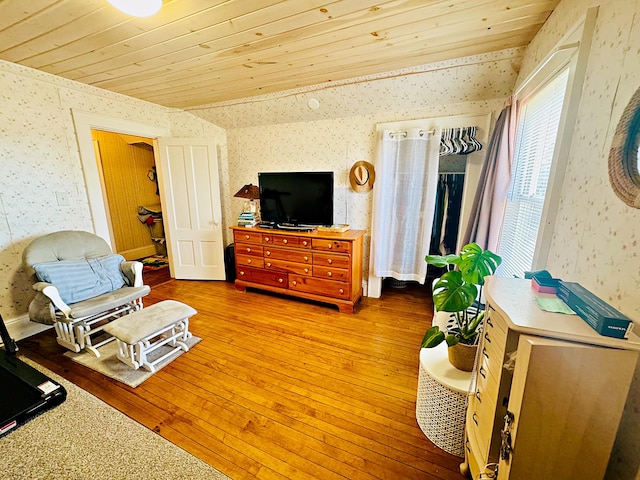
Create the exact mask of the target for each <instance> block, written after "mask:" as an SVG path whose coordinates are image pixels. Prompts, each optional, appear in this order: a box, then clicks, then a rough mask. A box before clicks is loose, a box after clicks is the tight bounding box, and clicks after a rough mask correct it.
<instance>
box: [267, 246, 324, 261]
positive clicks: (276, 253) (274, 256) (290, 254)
mask: <svg viewBox="0 0 640 480" xmlns="http://www.w3.org/2000/svg"><path fill="white" fill-rule="evenodd" d="M264 258H265V260H286V261H287V262H294V263H306V264H308V265H311V261H312V257H311V253H310V252H305V251H304V250H287V249H284V248H271V247H264Z"/></svg>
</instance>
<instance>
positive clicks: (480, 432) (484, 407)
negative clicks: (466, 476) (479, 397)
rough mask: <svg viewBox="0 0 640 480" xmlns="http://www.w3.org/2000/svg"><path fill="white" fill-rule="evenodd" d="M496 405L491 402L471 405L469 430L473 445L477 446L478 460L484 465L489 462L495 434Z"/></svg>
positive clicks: (468, 420) (476, 402)
mask: <svg viewBox="0 0 640 480" xmlns="http://www.w3.org/2000/svg"><path fill="white" fill-rule="evenodd" d="M494 416H495V405H492V404H491V403H490V402H487V401H483V402H478V401H472V402H470V404H469V411H468V416H467V425H468V427H467V429H468V432H469V438H470V440H471V443H472V445H473V444H474V443H475V444H476V445H477V450H476V452H477V458H478V459H479V460H480V462H482V463H486V461H487V460H489V447H490V443H491V435H492V432H493V423H494Z"/></svg>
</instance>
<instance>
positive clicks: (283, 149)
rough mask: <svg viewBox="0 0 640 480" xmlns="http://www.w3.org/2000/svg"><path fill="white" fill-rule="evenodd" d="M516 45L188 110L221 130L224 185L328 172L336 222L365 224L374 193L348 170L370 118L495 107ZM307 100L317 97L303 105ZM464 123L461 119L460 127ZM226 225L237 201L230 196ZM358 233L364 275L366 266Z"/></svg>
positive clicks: (369, 141)
mask: <svg viewBox="0 0 640 480" xmlns="http://www.w3.org/2000/svg"><path fill="white" fill-rule="evenodd" d="M521 55H522V50H521V49H509V50H503V51H500V52H495V53H493V54H486V55H476V56H472V57H466V58H461V59H458V60H452V61H448V62H438V63H434V64H431V65H425V66H422V67H420V68H416V69H407V70H403V71H398V72H393V74H392V75H387V77H385V78H379V77H380V76H378V77H367V78H366V79H355V80H352V81H350V82H347V84H344V82H342V83H338V84H331V85H323V86H322V87H316V88H311V89H306V90H305V89H301V90H298V91H293V92H284V93H281V94H273V95H265V96H263V97H259V98H253V99H251V101H250V102H249V101H247V100H243V101H236V102H228V103H223V104H217V105H213V106H203V107H198V108H193V109H190V110H189V111H191V112H192V113H194V114H196V115H198V116H201V117H202V118H205V119H207V120H209V121H211V122H213V123H216V124H218V125H221V126H223V127H225V128H227V129H228V130H227V135H228V154H229V183H230V187H231V188H230V190H231V191H232V192H233V191H237V190H238V189H240V188H241V187H242V186H243V185H245V184H247V183H253V184H257V182H258V173H259V172H261V171H300V170H331V171H334V172H335V214H334V222H335V223H348V224H349V225H350V226H351V228H352V229H359V230H369V226H370V224H371V204H372V199H373V195H372V192H368V193H355V192H353V191H352V190H351V189H350V187H349V180H348V174H349V170H350V169H351V166H352V165H353V164H354V163H355V162H357V161H359V160H367V161H369V162H371V163H373V164H375V157H374V155H375V128H376V124H377V123H386V122H395V121H401V120H411V119H420V118H430V117H444V116H452V115H463V114H469V115H471V114H491V113H496V112H499V111H500V110H501V108H502V107H503V104H504V99H505V97H508V96H509V95H510V93H511V91H512V89H513V85H514V82H515V78H516V75H517V70H518V68H519V62H520V58H521ZM309 98H315V99H316V100H318V102H319V103H320V107H319V108H318V109H315V110H314V109H311V108H309V107H308V105H307V100H308V99H309ZM460 126H463V125H460ZM231 204H232V210H233V216H232V217H230V218H228V219H227V221H228V222H229V223H230V224H231V223H233V222H234V221H235V216H237V215H238V213H240V211H241V210H242V206H243V201H242V200H239V199H233V198H232V199H231ZM368 241H369V236H368V235H367V236H366V237H365V249H364V251H365V254H364V266H365V278H366V277H367V270H368V264H369V258H368V255H369V249H368Z"/></svg>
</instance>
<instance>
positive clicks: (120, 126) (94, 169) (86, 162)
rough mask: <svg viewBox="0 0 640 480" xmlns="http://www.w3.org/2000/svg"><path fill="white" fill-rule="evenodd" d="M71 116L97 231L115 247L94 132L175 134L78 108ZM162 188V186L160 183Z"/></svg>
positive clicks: (153, 126) (156, 135)
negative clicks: (94, 143) (99, 169)
mask: <svg viewBox="0 0 640 480" xmlns="http://www.w3.org/2000/svg"><path fill="white" fill-rule="evenodd" d="M71 116H72V118H73V124H74V126H75V129H76V137H77V139H78V151H79V153H80V161H81V164H82V171H83V173H84V181H85V186H86V191H87V199H88V201H89V210H90V211H91V221H92V223H93V231H94V233H95V234H96V235H98V236H100V237H102V238H103V239H104V240H105V241H106V242H107V243H108V244H109V246H110V247H111V248H113V245H111V235H110V233H109V222H108V217H107V207H106V205H105V202H104V197H103V192H102V185H101V183H100V173H99V171H98V162H97V161H96V157H95V151H94V147H93V138H92V136H91V130H104V131H107V132H113V133H124V134H129V135H137V136H139V137H147V138H153V139H155V138H158V137H168V136H170V135H171V131H170V129H169V128H168V127H159V126H156V125H149V124H146V123H140V122H136V121H132V120H124V119H121V118H116V117H109V116H107V115H101V114H99V113H92V112H85V111H82V110H77V109H74V108H72V109H71ZM159 180H160V179H159ZM158 187H159V188H162V185H160V184H158Z"/></svg>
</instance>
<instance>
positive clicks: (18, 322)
mask: <svg viewBox="0 0 640 480" xmlns="http://www.w3.org/2000/svg"><path fill="white" fill-rule="evenodd" d="M4 324H5V325H6V326H7V330H8V331H9V335H10V336H11V338H13V339H14V340H16V341H18V340H22V339H23V338H27V337H30V336H32V335H35V334H37V333H40V332H44V331H45V330H48V329H50V328H53V325H43V324H42V323H36V322H32V321H31V320H29V316H28V315H22V316H20V317H15V318H12V319H9V320H5V321H4ZM0 343H1V342H0Z"/></svg>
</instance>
